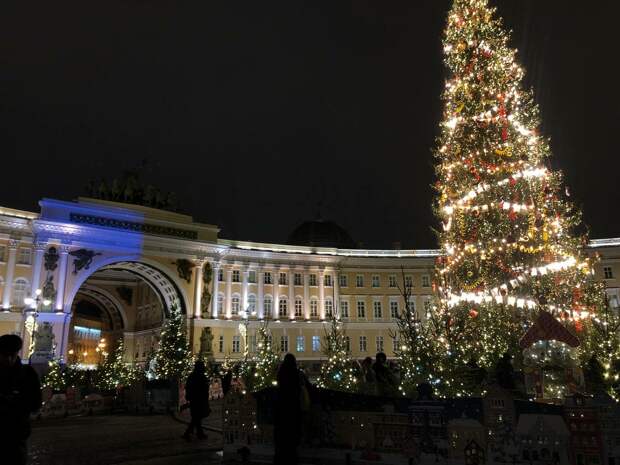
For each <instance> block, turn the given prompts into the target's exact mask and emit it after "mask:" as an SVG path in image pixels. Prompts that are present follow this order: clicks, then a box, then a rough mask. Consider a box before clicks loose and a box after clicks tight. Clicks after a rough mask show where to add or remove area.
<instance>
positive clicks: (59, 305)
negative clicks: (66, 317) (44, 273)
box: [56, 245, 71, 312]
mask: <svg viewBox="0 0 620 465" xmlns="http://www.w3.org/2000/svg"><path fill="white" fill-rule="evenodd" d="M68 259H69V247H67V246H65V245H63V246H62V247H60V266H59V268H58V287H57V288H56V311H57V312H62V311H63V308H64V303H65V282H66V281H67V260H68ZM69 311H71V310H69Z"/></svg>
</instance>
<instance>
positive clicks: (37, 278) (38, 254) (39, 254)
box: [32, 242, 46, 292]
mask: <svg viewBox="0 0 620 465" xmlns="http://www.w3.org/2000/svg"><path fill="white" fill-rule="evenodd" d="M45 246H46V244H45V243H43V242H37V243H35V245H34V262H33V263H32V292H35V291H36V290H37V289H40V288H41V266H42V265H43V254H44V253H45Z"/></svg>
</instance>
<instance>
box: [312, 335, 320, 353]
mask: <svg viewBox="0 0 620 465" xmlns="http://www.w3.org/2000/svg"><path fill="white" fill-rule="evenodd" d="M320 351H321V336H317V335H314V336H312V352H320Z"/></svg>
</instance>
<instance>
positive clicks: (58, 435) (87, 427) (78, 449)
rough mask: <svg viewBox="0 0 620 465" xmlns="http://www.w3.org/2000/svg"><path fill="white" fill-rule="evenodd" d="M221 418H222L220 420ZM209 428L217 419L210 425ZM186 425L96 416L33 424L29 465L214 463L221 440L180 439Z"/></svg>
mask: <svg viewBox="0 0 620 465" xmlns="http://www.w3.org/2000/svg"><path fill="white" fill-rule="evenodd" d="M220 418H221V417H220ZM210 420H211V421H209V422H208V426H215V427H218V426H219V425H216V424H214V423H215V421H216V420H217V417H215V418H212V419H210ZM184 428H185V425H184V424H182V423H179V422H178V421H176V420H175V419H174V418H172V417H171V416H170V415H145V416H132V415H101V416H91V417H70V418H65V419H51V420H43V421H39V422H34V424H33V431H32V436H31V444H30V457H31V464H32V465H61V464H62V465H74V464H75V465H77V464H80V465H82V464H88V465H113V464H123V465H142V464H147V463H148V464H150V465H158V464H171V465H176V464H179V465H190V464H191V465H193V464H210V463H219V462H220V460H221V456H219V455H218V453H217V450H218V449H219V448H220V444H221V434H219V433H216V432H211V431H209V432H208V439H207V440H196V439H194V440H193V441H191V442H187V441H185V440H183V439H181V434H183V431H184Z"/></svg>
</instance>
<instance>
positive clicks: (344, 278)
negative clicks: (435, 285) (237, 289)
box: [218, 269, 431, 288]
mask: <svg viewBox="0 0 620 465" xmlns="http://www.w3.org/2000/svg"><path fill="white" fill-rule="evenodd" d="M218 280H219V281H224V270H222V269H220V270H219V272H218ZM231 280H232V282H233V283H240V282H241V271H240V270H232V273H231ZM248 282H249V283H252V284H255V283H256V271H249V272H248ZM317 282H318V280H317V275H316V274H309V275H308V284H309V285H310V286H316V285H317ZM263 283H264V284H273V283H274V273H271V272H269V271H267V272H265V273H264V275H263ZM278 284H279V285H280V286H287V285H288V284H289V274H288V273H279V274H278ZM323 284H324V285H325V286H327V287H331V286H333V285H334V281H333V276H332V275H330V274H326V275H325V276H323ZM338 284H339V286H340V287H349V279H348V275H346V274H341V275H339V276H338ZM421 284H422V287H430V285H431V280H430V276H428V275H423V276H422V282H421ZM293 285H295V286H303V285H304V281H303V274H301V273H294V274H293ZM371 285H372V287H381V276H380V275H372V277H371ZM364 286H365V283H364V275H362V274H358V275H356V276H355V287H364ZM404 286H405V287H409V288H410V287H413V276H411V275H407V276H405V277H404ZM388 287H391V288H397V287H399V284H398V280H397V277H396V275H390V276H388Z"/></svg>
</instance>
